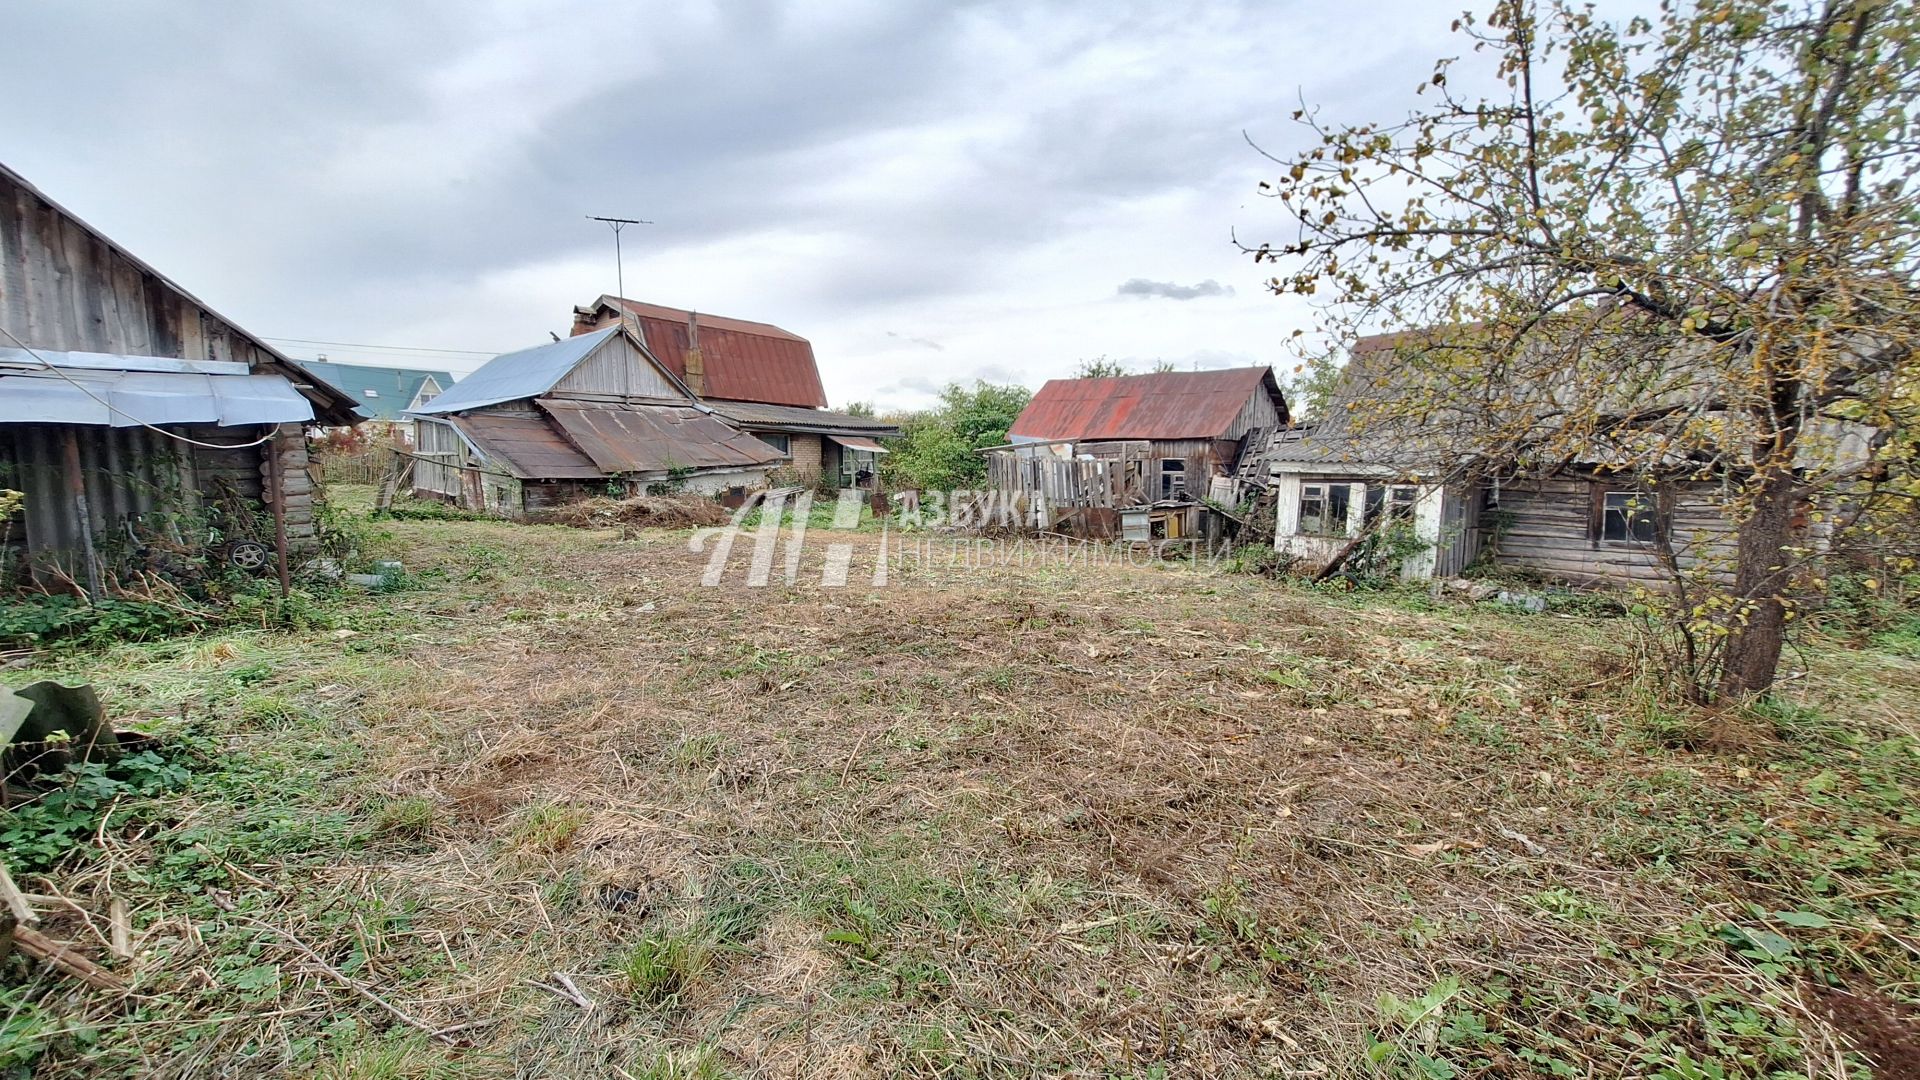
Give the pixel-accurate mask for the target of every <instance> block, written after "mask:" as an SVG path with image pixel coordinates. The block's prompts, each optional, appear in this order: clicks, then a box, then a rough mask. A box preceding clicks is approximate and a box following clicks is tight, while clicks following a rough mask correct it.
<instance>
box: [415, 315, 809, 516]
mask: <svg viewBox="0 0 1920 1080" xmlns="http://www.w3.org/2000/svg"><path fill="white" fill-rule="evenodd" d="M413 416H414V450H415V453H414V467H413V491H414V493H415V494H416V495H420V496H425V497H429V498H438V499H444V500H446V501H449V502H452V503H455V504H457V505H460V506H463V507H466V508H468V509H472V510H483V511H486V512H489V513H496V514H500V515H502V516H506V517H524V516H527V515H537V514H540V513H541V512H543V511H546V510H551V509H553V508H554V507H556V506H559V505H561V504H563V503H567V502H572V501H575V500H577V499H581V498H584V497H587V496H590V495H604V494H630V493H631V494H638V493H643V492H647V491H659V490H664V489H675V490H686V491H694V492H701V493H705V494H720V493H724V492H727V491H731V490H735V489H739V490H745V489H751V488H758V487H763V486H765V484H766V477H767V473H768V471H769V470H771V469H774V468H777V467H779V466H780V465H781V464H782V463H783V462H784V461H785V458H784V456H783V455H782V454H781V453H780V452H779V451H778V450H776V449H775V448H774V447H772V446H769V445H768V444H767V443H765V442H763V441H762V440H760V439H757V438H754V437H753V436H752V435H749V434H746V433H744V432H742V431H739V430H737V429H735V428H733V427H732V426H730V425H728V424H727V423H726V422H725V421H723V420H722V419H721V418H719V417H718V416H716V415H715V413H714V410H713V409H712V408H711V407H710V406H708V405H706V404H704V403H702V402H700V401H698V400H696V399H695V397H694V395H692V394H691V393H689V392H688V390H687V388H686V385H685V384H684V383H682V382H681V381H680V379H679V377H678V376H676V375H674V373H673V372H671V371H669V370H668V369H667V368H666V367H664V366H663V365H662V364H660V362H659V361H657V360H655V359H654V358H653V357H652V356H651V355H650V354H649V353H648V351H647V349H646V347H645V345H644V344H642V342H641V341H640V339H639V338H638V337H637V336H636V335H635V334H633V332H632V331H630V330H627V329H625V328H624V327H621V326H619V325H617V324H616V325H613V326H608V327H606V328H604V329H601V330H596V331H594V332H592V333H589V334H579V335H576V336H574V337H570V338H567V339H566V340H564V341H556V342H552V343H551V344H547V345H540V346H536V347H534V348H531V349H522V350H520V351H519V352H513V353H507V354H505V355H503V356H496V357H494V358H493V359H492V360H489V361H487V363H486V364H485V365H483V366H482V367H481V368H480V369H479V370H478V371H475V372H474V373H473V374H471V375H468V376H467V377H466V378H464V379H461V380H460V381H459V382H457V383H455V384H454V385H453V386H452V387H451V388H449V389H448V390H447V391H446V392H445V393H442V394H440V395H439V396H437V397H435V398H434V399H433V400H432V401H429V402H427V403H426V404H425V405H422V406H420V407H419V408H417V409H415V410H413Z"/></svg>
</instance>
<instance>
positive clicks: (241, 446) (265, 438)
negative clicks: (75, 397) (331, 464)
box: [0, 326, 280, 450]
mask: <svg viewBox="0 0 1920 1080" xmlns="http://www.w3.org/2000/svg"><path fill="white" fill-rule="evenodd" d="M0 334H4V335H6V337H7V340H9V341H11V342H13V343H14V344H15V345H18V346H20V351H22V352H24V353H26V354H27V355H28V356H31V357H33V358H34V359H35V360H38V361H40V364H41V366H43V367H45V368H46V369H47V370H48V371H50V372H52V373H53V374H55V375H58V376H60V377H61V378H62V379H65V380H66V381H67V382H69V383H72V384H73V388H74V389H76V390H78V391H80V392H81V393H83V394H85V395H87V396H88V397H90V398H92V399H93V400H95V401H97V402H99V403H100V404H102V405H105V406H106V407H107V411H108V412H116V413H119V414H120V415H121V416H124V417H126V418H127V419H129V420H131V421H133V422H134V423H136V424H138V425H140V426H141V427H143V428H146V429H147V430H149V431H157V432H159V433H160V434H162V435H165V436H166V437H167V438H169V439H176V440H178V441H180V442H183V443H186V444H188V445H190V446H200V447H205V448H206V449H208V450H245V449H246V448H247V447H249V446H259V445H260V444H262V443H268V442H272V441H273V440H274V439H276V438H278V437H279V435H280V427H279V425H277V424H276V425H274V428H273V430H272V431H270V432H268V433H267V434H265V435H262V436H260V437H259V438H257V439H255V440H253V441H252V442H243V443H212V442H201V441H200V440H199V439H190V438H188V437H186V436H185V435H181V434H178V433H176V432H172V431H168V430H167V429H166V428H162V427H155V426H154V425H152V424H149V423H147V422H146V421H145V420H142V419H140V418H139V417H138V416H135V415H133V414H132V413H130V412H128V411H127V410H125V409H123V408H121V407H120V406H118V405H115V404H114V403H113V402H111V401H108V400H107V399H106V398H103V397H101V396H100V395H99V394H96V393H94V392H93V391H92V390H89V389H88V388H87V387H86V385H85V384H84V383H82V382H81V381H80V380H78V379H76V378H74V377H73V376H71V375H69V374H67V373H66V372H64V371H62V370H60V368H59V366H58V365H56V364H55V363H54V362H53V361H51V360H49V359H47V358H46V357H44V356H41V355H40V354H39V353H38V352H37V351H35V350H34V347H33V346H31V345H29V344H27V343H26V342H24V341H21V340H20V339H19V338H17V337H14V336H13V331H11V330H9V329H7V328H6V327H5V326H0Z"/></svg>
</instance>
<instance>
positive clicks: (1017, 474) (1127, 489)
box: [987, 450, 1147, 509]
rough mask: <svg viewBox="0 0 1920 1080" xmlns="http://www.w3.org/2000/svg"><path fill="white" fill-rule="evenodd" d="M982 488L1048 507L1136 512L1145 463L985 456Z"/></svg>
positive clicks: (1003, 453)
mask: <svg viewBox="0 0 1920 1080" xmlns="http://www.w3.org/2000/svg"><path fill="white" fill-rule="evenodd" d="M987 486H988V487H990V488H993V489H995V490H999V491H1007V492H1016V493H1018V494H1019V495H1020V496H1021V497H1024V498H1028V499H1031V498H1033V497H1035V496H1038V497H1039V498H1041V499H1044V500H1045V501H1046V505H1047V506H1049V507H1057V508H1060V509H1066V508H1069V507H1074V508H1078V507H1106V508H1111V507H1118V506H1139V505H1142V504H1144V503H1146V502H1147V497H1146V496H1147V480H1146V471H1145V462H1144V461H1143V460H1134V459H1131V458H1095V459H1091V460H1088V459H1083V458H1058V457H1039V456H1031V457H1030V456H1026V455H1023V454H1021V453H1019V452H1017V451H1011V450H996V451H993V452H991V453H989V454H988V455H987Z"/></svg>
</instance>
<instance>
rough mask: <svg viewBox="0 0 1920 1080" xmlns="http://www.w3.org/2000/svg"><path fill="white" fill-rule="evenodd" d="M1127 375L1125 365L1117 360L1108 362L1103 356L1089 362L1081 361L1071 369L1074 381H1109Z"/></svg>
mask: <svg viewBox="0 0 1920 1080" xmlns="http://www.w3.org/2000/svg"><path fill="white" fill-rule="evenodd" d="M1126 373H1127V365H1125V364H1123V363H1121V362H1120V361H1118V360H1109V359H1107V358H1106V357H1105V356H1104V355H1103V356H1096V357H1094V358H1093V359H1091V360H1082V361H1080V363H1079V365H1078V366H1077V367H1075V368H1074V369H1073V377H1074V378H1076V379H1111V378H1115V377H1117V376H1121V375H1125V374H1126Z"/></svg>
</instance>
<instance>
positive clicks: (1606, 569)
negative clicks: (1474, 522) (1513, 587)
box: [1480, 475, 1734, 587]
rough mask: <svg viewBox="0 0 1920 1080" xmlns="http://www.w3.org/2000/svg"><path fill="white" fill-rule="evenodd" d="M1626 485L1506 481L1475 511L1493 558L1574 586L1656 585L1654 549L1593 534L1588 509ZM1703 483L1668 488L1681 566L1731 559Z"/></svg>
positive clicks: (1584, 480) (1727, 531)
mask: <svg viewBox="0 0 1920 1080" xmlns="http://www.w3.org/2000/svg"><path fill="white" fill-rule="evenodd" d="M1636 490H1640V489H1637V488H1635V486H1634V485H1633V483H1632V482H1631V481H1630V480H1625V479H1608V478H1599V477H1588V476H1584V475H1567V476H1557V477H1552V478H1550V479H1545V480H1531V481H1525V482H1508V483H1506V484H1503V485H1502V486H1501V487H1500V489H1499V491H1498V494H1497V497H1494V498H1491V499H1490V501H1489V505H1488V506H1487V507H1485V508H1484V509H1483V510H1482V512H1481V514H1480V524H1481V532H1482V535H1483V537H1484V541H1485V543H1486V544H1488V545H1490V550H1491V556H1492V559H1493V561H1495V562H1497V563H1499V564H1500V565H1503V566H1512V567H1518V568H1521V569H1526V570H1532V571H1536V572H1538V573H1541V574H1544V575H1546V576H1547V577H1550V578H1554V579H1556V580H1561V581H1567V582H1571V583H1573V584H1576V585H1648V586H1656V587H1664V586H1665V585H1666V584H1667V581H1668V572H1667V570H1666V568H1665V566H1664V564H1663V562H1662V560H1661V556H1660V553H1659V551H1658V548H1657V547H1656V546H1655V545H1652V544H1648V543H1643V542H1635V541H1609V540H1604V539H1601V538H1600V537H1599V534H1598V532H1597V528H1598V519H1597V518H1596V510H1595V507H1596V505H1597V502H1596V501H1597V499H1598V498H1599V497H1600V496H1601V495H1602V494H1604V493H1605V492H1609V491H1636ZM1713 491H1714V488H1713V486H1712V485H1710V484H1684V485H1678V486H1676V487H1674V488H1673V489H1672V493H1671V496H1670V510H1669V511H1668V532H1669V535H1670V536H1671V538H1672V544H1673V549H1674V554H1675V556H1676V557H1677V559H1678V562H1679V564H1680V566H1681V567H1682V568H1683V569H1691V568H1694V567H1696V566H1698V565H1699V564H1700V562H1701V561H1702V560H1711V561H1712V562H1714V563H1722V562H1725V561H1727V560H1729V559H1730V558H1731V556H1732V554H1733V550H1734V548H1733V533H1732V529H1731V527H1730V526H1729V524H1728V523H1727V521H1726V519H1725V518H1723V517H1722V516H1721V515H1720V512H1719V510H1718V509H1717V508H1716V507H1715V506H1714V505H1713V503H1712V502H1711V501H1710V497H1711V495H1712V494H1713Z"/></svg>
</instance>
